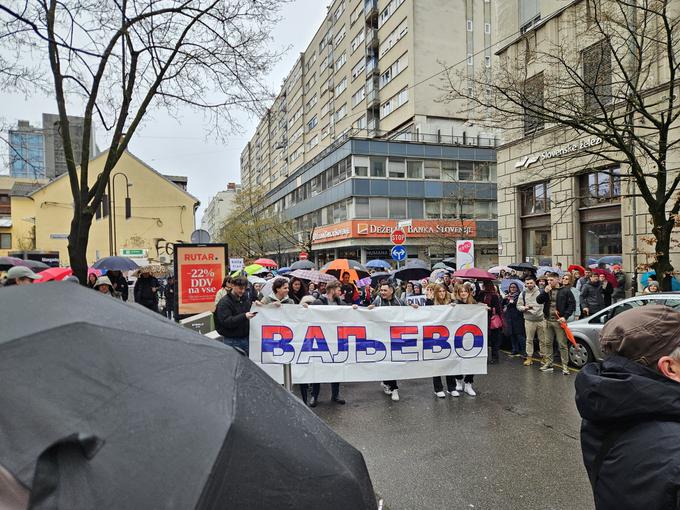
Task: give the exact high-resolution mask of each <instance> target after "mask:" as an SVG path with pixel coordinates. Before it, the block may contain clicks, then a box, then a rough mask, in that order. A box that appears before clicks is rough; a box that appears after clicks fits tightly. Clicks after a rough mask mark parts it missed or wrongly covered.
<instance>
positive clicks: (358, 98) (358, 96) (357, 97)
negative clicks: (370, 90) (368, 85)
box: [352, 87, 366, 108]
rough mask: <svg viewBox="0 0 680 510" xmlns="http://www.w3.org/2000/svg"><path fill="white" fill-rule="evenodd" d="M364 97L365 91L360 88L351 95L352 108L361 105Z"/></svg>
mask: <svg viewBox="0 0 680 510" xmlns="http://www.w3.org/2000/svg"><path fill="white" fill-rule="evenodd" d="M365 97H366V89H365V88H364V87H361V88H360V89H359V90H357V91H356V92H355V93H354V94H353V95H352V108H354V107H355V106H356V105H358V104H359V103H361V102H362V101H363V100H364V98H365Z"/></svg>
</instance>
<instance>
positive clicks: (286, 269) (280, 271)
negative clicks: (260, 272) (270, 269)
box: [276, 267, 292, 274]
mask: <svg viewBox="0 0 680 510" xmlns="http://www.w3.org/2000/svg"><path fill="white" fill-rule="evenodd" d="M291 271H292V269H291V268H289V267H281V268H279V269H278V270H277V271H276V274H286V273H290V272H291Z"/></svg>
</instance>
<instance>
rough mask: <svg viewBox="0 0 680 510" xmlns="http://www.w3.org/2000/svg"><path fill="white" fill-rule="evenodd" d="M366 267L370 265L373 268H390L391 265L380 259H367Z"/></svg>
mask: <svg viewBox="0 0 680 510" xmlns="http://www.w3.org/2000/svg"><path fill="white" fill-rule="evenodd" d="M366 267H372V268H375V269H392V265H391V264H390V263H389V262H386V261H384V260H380V259H375V260H369V261H368V262H367V263H366Z"/></svg>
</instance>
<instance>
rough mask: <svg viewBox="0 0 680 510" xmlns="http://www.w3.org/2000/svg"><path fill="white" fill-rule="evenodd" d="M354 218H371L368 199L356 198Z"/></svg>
mask: <svg viewBox="0 0 680 510" xmlns="http://www.w3.org/2000/svg"><path fill="white" fill-rule="evenodd" d="M354 217H355V218H370V217H371V211H370V208H369V201H368V197H354Z"/></svg>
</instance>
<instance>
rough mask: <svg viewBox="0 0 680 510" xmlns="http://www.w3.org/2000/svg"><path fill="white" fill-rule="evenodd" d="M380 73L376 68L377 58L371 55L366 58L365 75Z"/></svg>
mask: <svg viewBox="0 0 680 510" xmlns="http://www.w3.org/2000/svg"><path fill="white" fill-rule="evenodd" d="M378 74H380V71H379V70H378V59H377V58H375V57H371V58H369V59H368V60H366V76H373V75H378Z"/></svg>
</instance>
